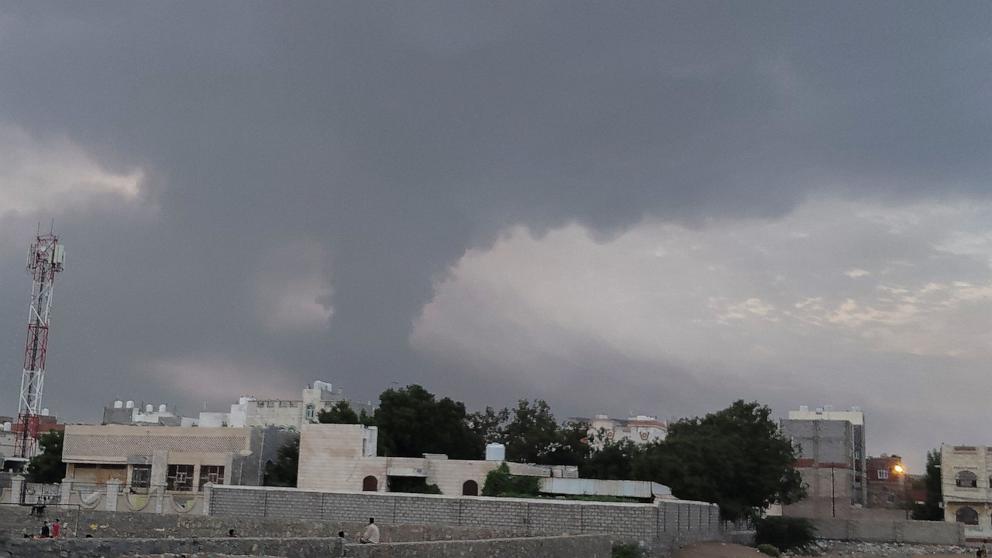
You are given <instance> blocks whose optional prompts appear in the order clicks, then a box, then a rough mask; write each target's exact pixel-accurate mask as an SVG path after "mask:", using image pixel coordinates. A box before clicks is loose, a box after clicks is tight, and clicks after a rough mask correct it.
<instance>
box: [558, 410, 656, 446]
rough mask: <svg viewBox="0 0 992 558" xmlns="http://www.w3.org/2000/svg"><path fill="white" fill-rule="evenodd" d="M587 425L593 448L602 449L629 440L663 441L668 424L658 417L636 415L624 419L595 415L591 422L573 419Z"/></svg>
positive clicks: (637, 442)
mask: <svg viewBox="0 0 992 558" xmlns="http://www.w3.org/2000/svg"><path fill="white" fill-rule="evenodd" d="M574 420H581V421H585V422H588V423H589V437H590V439H591V440H592V444H593V446H594V447H602V446H603V445H604V444H606V443H607V442H621V441H624V440H629V441H631V442H633V443H635V444H650V443H651V442H657V441H660V440H664V439H665V436H667V435H668V424H667V423H666V422H664V421H661V420H658V417H651V416H646V415H637V416H633V417H630V418H626V419H616V418H610V417H609V416H607V415H596V416H594V417H593V418H592V420H587V419H574Z"/></svg>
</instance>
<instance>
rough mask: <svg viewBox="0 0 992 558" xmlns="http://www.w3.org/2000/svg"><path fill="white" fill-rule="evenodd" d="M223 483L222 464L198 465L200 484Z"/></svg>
mask: <svg viewBox="0 0 992 558" xmlns="http://www.w3.org/2000/svg"><path fill="white" fill-rule="evenodd" d="M208 482H209V483H213V484H224V466H223V465H201V466H200V486H203V485H205V484H207V483H208Z"/></svg>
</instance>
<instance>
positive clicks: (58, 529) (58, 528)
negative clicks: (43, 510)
mask: <svg viewBox="0 0 992 558" xmlns="http://www.w3.org/2000/svg"><path fill="white" fill-rule="evenodd" d="M61 534H62V523H61V522H60V521H59V518H57V517H56V518H55V521H53V522H52V538H53V539H57V538H59V535H61Z"/></svg>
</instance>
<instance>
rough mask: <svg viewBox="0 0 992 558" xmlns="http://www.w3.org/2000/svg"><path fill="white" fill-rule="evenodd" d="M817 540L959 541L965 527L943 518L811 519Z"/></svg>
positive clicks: (958, 542)
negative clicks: (881, 519)
mask: <svg viewBox="0 0 992 558" xmlns="http://www.w3.org/2000/svg"><path fill="white" fill-rule="evenodd" d="M811 521H812V522H813V526H814V527H815V528H816V536H817V538H820V539H833V540H843V541H865V542H904V543H913V544H947V545H953V544H962V543H964V541H965V531H964V526H963V525H961V524H959V523H945V522H943V521H912V520H905V519H902V520H892V521H875V520H857V519H833V518H823V519H813V520H811Z"/></svg>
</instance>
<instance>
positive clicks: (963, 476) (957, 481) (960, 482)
mask: <svg viewBox="0 0 992 558" xmlns="http://www.w3.org/2000/svg"><path fill="white" fill-rule="evenodd" d="M954 485H955V486H957V487H959V488H976V487H977V486H978V475H976V474H975V473H972V472H971V471H959V472H958V474H957V475H955V477H954Z"/></svg>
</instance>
